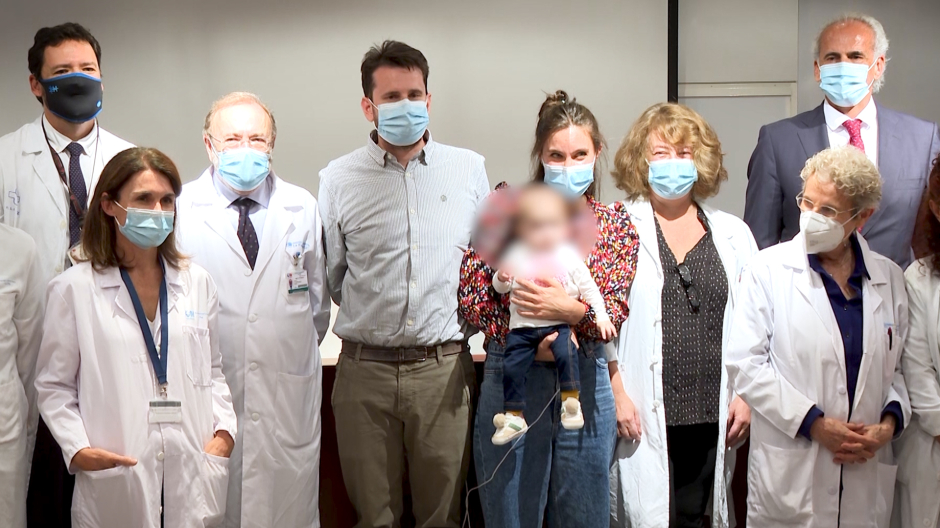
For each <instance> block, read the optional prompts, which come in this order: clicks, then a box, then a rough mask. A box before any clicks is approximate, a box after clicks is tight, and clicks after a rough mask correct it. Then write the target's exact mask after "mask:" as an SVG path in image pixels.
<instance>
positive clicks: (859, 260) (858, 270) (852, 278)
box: [809, 233, 871, 284]
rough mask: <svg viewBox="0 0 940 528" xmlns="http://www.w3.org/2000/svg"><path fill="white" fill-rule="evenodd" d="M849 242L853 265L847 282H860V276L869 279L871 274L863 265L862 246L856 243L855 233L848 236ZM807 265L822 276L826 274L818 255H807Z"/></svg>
mask: <svg viewBox="0 0 940 528" xmlns="http://www.w3.org/2000/svg"><path fill="white" fill-rule="evenodd" d="M849 243H850V244H851V245H852V253H853V254H854V255H855V267H854V268H853V269H852V274H851V275H849V283H857V284H861V282H862V278H865V279H869V280H870V279H871V275H869V274H868V266H866V265H865V256H864V254H863V253H862V246H861V244H859V243H858V237H857V236H856V235H855V233H852V236H850V237H849ZM809 267H810V268H812V269H813V271H815V272H816V273H818V274H820V275H822V276H824V277H825V276H827V275H828V273H827V272H826V270H825V269H823V267H822V262H820V261H819V255H816V254H812V255H809Z"/></svg>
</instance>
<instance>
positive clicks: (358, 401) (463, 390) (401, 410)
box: [333, 352, 476, 528]
mask: <svg viewBox="0 0 940 528" xmlns="http://www.w3.org/2000/svg"><path fill="white" fill-rule="evenodd" d="M475 387H476V377H475V372H474V370H473V359H472V357H471V356H470V353H469V352H463V353H460V354H455V355H451V356H439V357H433V356H432V357H429V358H428V359H427V360H425V361H415V362H406V363H384V362H378V361H366V360H357V359H356V358H355V357H354V356H353V355H350V354H345V353H344V354H341V355H340V357H339V362H338V363H337V365H336V383H335V385H334V388H333V412H334V414H335V416H336V436H337V441H338V443H339V458H340V464H341V466H342V469H343V480H344V481H345V483H346V490H347V491H348V493H349V498H350V499H351V500H352V503H353V506H354V507H355V509H356V513H357V515H358V517H359V522H358V523H357V524H356V527H357V528H380V527H388V528H397V527H398V526H400V523H401V515H402V485H403V482H402V479H403V477H404V474H405V469H406V464H407V471H408V477H409V481H410V487H411V498H412V504H413V513H414V517H415V520H416V526H417V528H451V527H453V528H458V527H459V526H460V498H461V493H462V492H463V485H464V482H465V480H466V476H467V466H468V464H469V452H470V450H469V448H470V435H469V433H470V420H471V417H472V416H473V413H472V409H471V408H470V407H471V405H470V404H471V401H472V392H473V391H474V390H475Z"/></svg>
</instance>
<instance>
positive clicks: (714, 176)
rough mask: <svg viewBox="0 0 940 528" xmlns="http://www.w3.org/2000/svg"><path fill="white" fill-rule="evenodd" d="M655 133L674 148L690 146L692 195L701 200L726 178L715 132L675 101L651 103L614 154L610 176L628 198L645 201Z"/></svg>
mask: <svg viewBox="0 0 940 528" xmlns="http://www.w3.org/2000/svg"><path fill="white" fill-rule="evenodd" d="M654 136H658V137H659V138H661V139H662V140H663V141H665V142H666V143H669V144H670V145H672V146H673V147H676V148H677V149H678V148H679V147H685V146H687V147H690V148H691V149H692V160H693V162H694V163H695V169H696V170H697V171H698V181H696V182H695V185H693V186H692V198H693V199H694V200H696V201H699V200H704V199H705V198H709V197H711V196H715V195H716V194H718V188H719V187H720V186H721V182H722V181H724V180H727V179H728V171H727V169H725V167H724V165H723V164H722V158H723V154H722V152H721V142H720V141H718V134H716V133H715V130H714V129H713V128H712V127H711V125H709V124H708V123H707V122H706V121H705V119H703V118H702V116H700V115H699V114H698V113H697V112H696V111H695V110H692V109H691V108H689V107H687V106H685V105H681V104H678V103H659V104H655V105H653V106H651V107H649V108H648V109H646V111H645V112H643V114H642V115H641V116H640V118H639V119H637V120H636V122H635V123H634V124H633V127H631V128H630V132H629V133H628V134H627V136H626V137H625V138H624V139H623V143H621V145H620V148H618V149H617V154H616V155H615V156H614V170H613V171H611V175H612V176H613V177H614V181H615V182H616V183H617V188H618V189H620V190H622V191H624V192H626V193H627V199H628V200H638V199H642V200H649V196H650V184H649V162H648V161H647V160H648V158H649V156H650V154H651V152H650V147H649V144H650V141H649V140H650V138H651V137H654Z"/></svg>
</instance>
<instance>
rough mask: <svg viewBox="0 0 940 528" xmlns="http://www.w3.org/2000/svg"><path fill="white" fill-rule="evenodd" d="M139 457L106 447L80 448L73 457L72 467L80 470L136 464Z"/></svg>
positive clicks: (96, 469) (98, 469)
mask: <svg viewBox="0 0 940 528" xmlns="http://www.w3.org/2000/svg"><path fill="white" fill-rule="evenodd" d="M136 465H137V459H136V458H131V457H128V456H123V455H118V454H116V453H112V452H110V451H105V450H104V449H98V448H95V447H86V448H84V449H79V450H78V453H75V456H73V457H72V462H71V466H72V469H77V470H79V471H101V470H103V469H112V468H116V467H118V466H136Z"/></svg>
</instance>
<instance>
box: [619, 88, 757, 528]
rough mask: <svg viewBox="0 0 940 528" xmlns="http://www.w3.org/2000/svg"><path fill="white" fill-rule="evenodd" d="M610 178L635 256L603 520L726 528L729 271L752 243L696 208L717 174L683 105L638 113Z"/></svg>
mask: <svg viewBox="0 0 940 528" xmlns="http://www.w3.org/2000/svg"><path fill="white" fill-rule="evenodd" d="M614 178H615V180H616V181H617V186H618V187H619V188H620V189H622V190H624V191H625V192H626V193H627V199H628V200H632V201H628V202H625V203H624V204H623V205H624V206H625V207H626V210H627V212H629V214H630V218H632V219H633V223H634V224H635V225H636V229H637V232H638V233H639V236H640V256H639V262H638V264H637V275H636V279H635V280H634V282H633V287H632V288H631V290H630V297H629V300H628V305H629V306H630V308H631V310H630V317H628V318H627V320H626V322H625V323H624V324H623V328H622V330H621V332H620V339H619V342H618V346H617V357H618V359H619V364H620V365H621V367H620V369H621V373H622V374H621V379H622V380H623V387H622V388H620V387H618V388H616V389H615V390H623V391H625V392H626V394H627V396H629V398H627V399H626V401H627V403H628V405H627V407H626V408H618V413H617V414H618V416H617V418H618V429H619V433H620V435H619V436H620V438H619V439H618V442H617V449H616V453H615V457H616V460H615V461H616V463H615V464H614V470H613V474H612V479H611V493H612V498H611V507H612V522H611V525H612V526H637V527H665V526H676V527H686V526H704V518H705V516H706V515H708V516H709V517H710V518H711V524H712V526H715V527H727V526H728V525H729V512H728V500H727V493H728V486H729V484H730V482H731V473H732V470H733V462H734V456H735V450H734V449H732V448H733V447H735V446H737V445H738V444H740V443H741V442H743V441H744V439H745V438H746V437H747V432H748V426H749V421H750V418H749V416H750V413H749V410H748V408H747V405H745V404H744V402H743V401H742V400H741V399H740V398H737V397H735V396H734V395H733V394H732V392H731V390H730V385H729V382H728V378H727V375H726V372H725V369H724V366H723V355H724V347H725V344H726V343H727V340H728V336H729V334H730V332H729V324H730V319H731V318H730V314H731V311H732V308H733V306H734V304H735V287H736V286H737V283H738V277H739V276H740V273H741V269H742V268H743V267H744V265H745V263H746V262H747V260H748V259H749V258H750V257H751V256H752V255H754V254H755V253H757V245H756V244H755V242H754V237H753V236H751V231H750V230H749V229H748V227H747V225H745V223H744V222H743V221H741V220H740V219H739V218H737V217H735V216H733V215H730V214H728V213H724V212H722V211H717V210H715V209H714V208H712V207H709V206H708V205H706V204H704V203H702V202H703V200H704V199H706V198H708V197H710V196H714V195H715V194H717V193H718V188H719V185H720V183H721V181H722V180H724V179H726V178H727V171H726V170H725V168H724V167H723V166H722V153H721V144H720V143H719V141H718V137H717V135H716V134H715V132H714V130H713V129H712V128H711V127H710V126H709V125H708V124H707V123H706V122H705V120H704V119H702V117H701V116H700V115H698V114H697V113H695V111H693V110H691V109H690V108H687V107H685V106H682V105H678V104H674V103H662V104H657V105H654V106H652V107H650V108H649V109H647V110H646V111H645V112H644V113H643V114H642V115H641V116H640V118H639V119H638V120H637V122H636V123H635V124H634V125H633V128H632V129H631V131H630V133H629V134H628V135H627V137H626V138H625V139H624V141H623V144H622V145H621V146H620V149H619V150H618V152H617V155H616V157H615V170H614ZM664 242H665V244H664ZM685 279H689V280H688V281H685V282H683V281H684V280H685ZM679 330H681V332H680V331H679ZM681 365H686V366H691V368H687V369H683V368H682V367H681ZM651 374H652V375H651ZM709 502H711V504H712V508H711V511H708V510H707V507H708V504H709Z"/></svg>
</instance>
